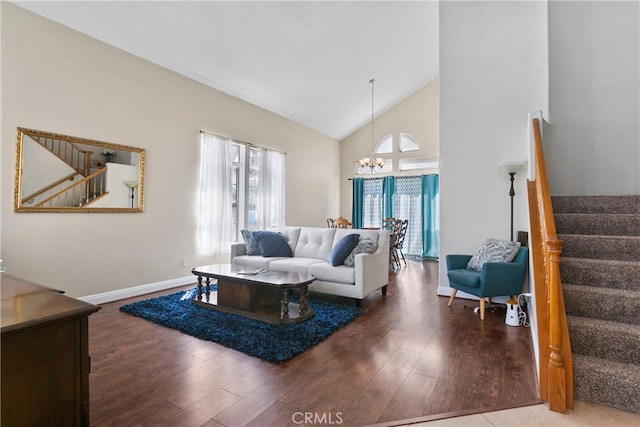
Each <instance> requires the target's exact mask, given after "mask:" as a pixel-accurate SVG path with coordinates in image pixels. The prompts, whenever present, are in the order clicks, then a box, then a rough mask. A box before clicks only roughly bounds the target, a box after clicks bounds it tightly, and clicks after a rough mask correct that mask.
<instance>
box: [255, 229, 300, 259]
mask: <svg viewBox="0 0 640 427" xmlns="http://www.w3.org/2000/svg"><path fill="white" fill-rule="evenodd" d="M253 238H254V239H255V241H256V243H257V244H258V249H260V255H262V256H264V257H276V256H277V257H292V256H293V252H291V247H290V246H289V243H287V239H285V238H284V236H283V235H282V234H280V233H276V232H275V231H254V232H253Z"/></svg>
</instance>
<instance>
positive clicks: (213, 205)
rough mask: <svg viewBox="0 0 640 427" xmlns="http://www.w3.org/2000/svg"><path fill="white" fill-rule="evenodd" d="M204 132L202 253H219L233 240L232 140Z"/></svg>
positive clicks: (201, 153) (223, 251) (202, 159)
mask: <svg viewBox="0 0 640 427" xmlns="http://www.w3.org/2000/svg"><path fill="white" fill-rule="evenodd" d="M200 135H201V143H200V200H199V209H198V252H199V253H200V254H201V255H215V254H220V253H225V252H229V247H230V246H231V241H232V239H233V229H232V227H233V224H232V222H233V220H232V218H233V214H232V194H231V191H232V190H231V189H232V187H231V176H232V174H233V159H232V158H231V140H230V139H227V138H222V137H219V136H216V135H211V134H207V133H204V132H202V133H201V134H200Z"/></svg>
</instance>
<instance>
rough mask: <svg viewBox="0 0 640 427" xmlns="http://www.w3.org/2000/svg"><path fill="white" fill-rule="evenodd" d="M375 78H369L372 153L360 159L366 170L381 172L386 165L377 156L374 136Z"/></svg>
mask: <svg viewBox="0 0 640 427" xmlns="http://www.w3.org/2000/svg"><path fill="white" fill-rule="evenodd" d="M374 82H375V79H371V80H369V83H371V154H370V155H369V157H363V158H361V159H360V167H361V168H363V169H364V171H365V172H368V173H371V172H381V171H382V169H383V167H384V159H383V158H381V157H376V153H375V150H376V148H375V144H374V138H373V86H374Z"/></svg>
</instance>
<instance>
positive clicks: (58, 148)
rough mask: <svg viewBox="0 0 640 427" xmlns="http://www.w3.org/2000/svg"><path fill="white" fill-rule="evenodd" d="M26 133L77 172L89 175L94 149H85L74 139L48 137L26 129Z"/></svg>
mask: <svg viewBox="0 0 640 427" xmlns="http://www.w3.org/2000/svg"><path fill="white" fill-rule="evenodd" d="M25 133H26V134H27V135H29V136H30V137H31V139H33V140H34V141H36V142H37V143H38V144H40V145H42V146H43V147H44V148H45V149H46V150H48V151H49V152H50V153H52V154H53V155H54V156H56V157H57V158H59V159H60V160H62V161H63V162H65V163H66V164H67V165H69V166H70V167H71V168H73V169H74V170H75V171H76V172H77V173H80V174H82V175H84V176H86V175H87V173H88V170H89V163H90V162H91V155H92V154H93V152H92V151H87V150H83V149H82V148H80V147H79V146H78V145H76V144H75V143H74V142H72V141H68V140H64V139H56V138H48V137H44V136H41V135H38V134H36V133H31V132H28V131H25Z"/></svg>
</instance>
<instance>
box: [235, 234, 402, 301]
mask: <svg viewBox="0 0 640 427" xmlns="http://www.w3.org/2000/svg"><path fill="white" fill-rule="evenodd" d="M270 231H277V232H279V233H281V234H282V235H283V236H284V237H285V239H286V240H287V243H288V244H289V246H290V247H291V250H292V252H293V257H291V258H290V257H263V256H261V255H246V248H245V244H244V243H232V244H231V263H233V264H237V265H243V266H247V267H254V268H263V269H268V270H272V271H286V272H297V273H308V274H311V275H313V276H314V277H315V278H316V280H315V281H314V282H313V283H312V284H311V285H309V290H310V291H312V292H320V293H325V294H331V295H338V296H342V297H348V298H354V299H356V300H358V301H357V302H358V303H359V301H360V300H362V299H364V298H365V297H366V296H367V295H369V294H370V293H372V292H374V291H376V290H378V289H381V291H382V294H383V295H384V294H386V290H387V284H388V283H389V231H388V230H360V229H341V228H319V227H318V228H317V227H281V228H274V229H272V230H270ZM352 233H357V234H359V235H360V239H361V240H362V239H366V238H369V239H371V240H372V241H374V242H377V245H378V248H377V250H376V251H375V252H374V253H359V254H357V255H356V256H355V257H354V266H353V267H347V266H345V265H338V266H332V265H331V264H330V263H329V262H327V257H328V255H329V252H330V251H331V248H333V246H334V245H335V244H336V243H338V242H339V241H340V240H341V239H342V238H343V237H344V236H346V235H347V234H352Z"/></svg>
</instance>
